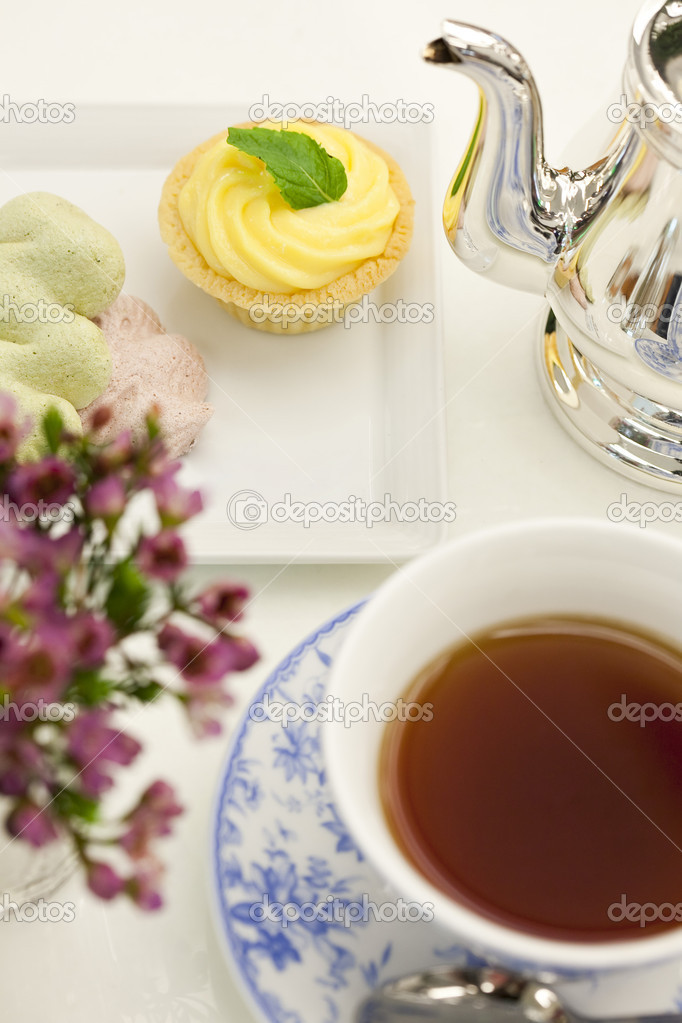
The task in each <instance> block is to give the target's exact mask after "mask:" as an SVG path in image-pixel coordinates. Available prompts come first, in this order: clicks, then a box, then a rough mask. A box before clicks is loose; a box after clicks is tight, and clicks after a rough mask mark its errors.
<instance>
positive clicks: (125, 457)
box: [94, 430, 135, 476]
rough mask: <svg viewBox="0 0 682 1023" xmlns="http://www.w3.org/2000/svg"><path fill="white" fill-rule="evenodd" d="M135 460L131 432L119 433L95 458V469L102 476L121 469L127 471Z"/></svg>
mask: <svg viewBox="0 0 682 1023" xmlns="http://www.w3.org/2000/svg"><path fill="white" fill-rule="evenodd" d="M134 460H135V444H134V442H133V434H132V431H131V430H124V431H123V433H119V435H118V436H117V437H115V438H114V440H112V441H111V443H110V444H107V445H106V447H103V448H102V449H101V450H100V451H98V453H97V454H96V455H95V457H94V469H95V471H96V472H97V473H98V475H100V476H106V475H108V474H109V473H110V472H115V471H116V470H119V469H127V468H129V467H130V465H131V464H132V463H133V462H134Z"/></svg>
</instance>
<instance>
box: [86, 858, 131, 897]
mask: <svg viewBox="0 0 682 1023" xmlns="http://www.w3.org/2000/svg"><path fill="white" fill-rule="evenodd" d="M87 870H88V875H87V876H88V888H89V889H90V891H91V892H94V894H95V895H98V896H99V897H100V899H107V900H109V899H114V898H116V896H117V895H118V894H119V893H120V892H122V891H123V889H124V888H125V881H124V880H123V878H122V877H119V875H118V874H117V873H116V871H115V870H113V869H112V868H111V867H110V866H109V864H108V863H99V862H95V861H92V862H90V863H89V864H88V868H87Z"/></svg>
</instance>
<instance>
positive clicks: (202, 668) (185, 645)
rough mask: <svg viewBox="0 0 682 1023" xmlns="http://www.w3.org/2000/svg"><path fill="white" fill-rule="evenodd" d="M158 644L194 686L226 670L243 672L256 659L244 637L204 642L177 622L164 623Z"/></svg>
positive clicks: (253, 650) (255, 654)
mask: <svg viewBox="0 0 682 1023" xmlns="http://www.w3.org/2000/svg"><path fill="white" fill-rule="evenodd" d="M158 644H159V648H160V650H161V651H162V652H163V653H164V654H165V655H166V658H167V659H168V660H169V661H170V663H171V664H174V665H175V667H176V668H179V669H180V671H181V672H182V675H183V677H184V678H185V679H186V681H187V682H190V683H193V684H195V685H205V684H208V685H210V684H211V683H213V682H219V681H220V680H221V679H222V678H224V677H225V675H227V673H228V672H230V671H243V670H244V668H247V667H249V666H250V665H251V664H253V663H254V661H256V660H257V659H258V654H257V653H256V651H255V649H254V647H252V646H251V644H250V643H246V641H245V640H235V639H227V638H223V637H218V638H217V639H212V640H210V641H209V642H206V640H204V639H202V638H201V637H200V636H191V635H188V634H187V633H186V632H183V631H182V629H179V628H178V627H177V626H176V625H169V624H166V625H164V627H163V628H162V629H161V632H160V633H159V636H158Z"/></svg>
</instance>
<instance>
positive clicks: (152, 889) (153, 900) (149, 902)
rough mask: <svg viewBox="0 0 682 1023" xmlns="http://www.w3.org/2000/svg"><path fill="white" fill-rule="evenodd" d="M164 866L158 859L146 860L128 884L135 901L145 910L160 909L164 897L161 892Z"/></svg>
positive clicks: (128, 889) (127, 886) (129, 891)
mask: <svg viewBox="0 0 682 1023" xmlns="http://www.w3.org/2000/svg"><path fill="white" fill-rule="evenodd" d="M162 876H163V867H162V866H161V864H160V863H159V862H158V861H157V860H150V861H145V862H144V863H143V865H142V866H141V867H140V869H139V870H138V871H137V873H136V874H135V875H134V877H131V878H130V880H129V881H128V884H127V885H126V888H127V891H128V894H129V895H130V897H131V898H132V900H133V902H134V903H135V904H136V905H137V906H139V907H140V909H144V910H155V909H160V908H161V906H162V905H163V899H162V898H161V893H160V892H159V886H160V883H161V878H162Z"/></svg>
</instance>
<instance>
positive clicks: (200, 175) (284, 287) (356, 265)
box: [159, 121, 414, 334]
mask: <svg viewBox="0 0 682 1023" xmlns="http://www.w3.org/2000/svg"><path fill="white" fill-rule="evenodd" d="M238 127H239V128H252V127H259V128H266V129H270V130H271V131H283V130H286V131H287V132H298V133H302V134H305V135H308V136H310V137H311V138H312V139H313V140H314V141H315V142H317V143H318V144H319V145H320V146H321V147H322V149H323V150H324V151H325V154H326V155H328V156H329V157H332V158H335V159H337V160H339V161H340V162H341V164H342V165H343V169H344V170H345V174H346V179H347V186H346V188H345V191H344V192H343V194H342V195H341V196H340V198H339V199H335V200H332V201H322V202H321V203H320V204H319V205H315V206H308V207H307V208H303V209H293V208H292V206H291V205H289V203H288V202H287V201H286V200H285V199H284V197H283V195H282V193H281V191H280V188H279V187H278V184H277V183H276V180H275V178H274V177H273V175H272V174H271V173H270V172H269V170H268V169H267V167H266V163H265V162H264V161H263V160H262V159H259V158H258V157H256V156H252V155H248V154H247V153H246V152H243V151H241V150H240V149H238V148H237V147H236V145H232V144H230V143H229V142H228V141H227V135H228V132H227V130H226V131H224V132H221V133H220V134H219V135H216V136H215V137H214V138H211V139H209V140H208V141H207V142H204V143H202V145H200V146H198V147H197V148H196V149H194V150H193V151H192V152H191V153H189V154H188V155H187V156H185V157H183V158H182V159H181V160H180V161H179V162H178V163H177V164H176V166H175V167H174V169H173V171H172V172H171V174H170V175H169V177H168V179H167V180H166V183H165V185H164V188H163V193H162V197H161V203H160V206H159V225H160V228H161V235H162V237H163V240H164V241H165V243H166V244H167V246H168V249H169V253H170V256H171V258H172V259H173V261H174V262H175V263H176V265H177V266H178V267H179V268H180V270H181V271H182V272H183V274H184V275H185V276H186V277H188V278H189V280H190V281H192V282H193V283H194V284H196V285H198V286H199V287H200V288H202V289H203V290H204V291H206V292H207V293H208V294H209V295H212V296H213V297H214V298H216V299H218V300H219V301H220V302H221V303H222V304H223V305H224V306H225V308H226V309H228V310H229V312H230V313H232V314H233V315H234V316H236V317H237V318H238V319H239V320H241V322H242V323H245V324H247V325H248V326H251V327H256V328H257V329H260V330H266V331H270V332H272V333H291V334H294V333H295V334H297V333H301V332H303V331H310V330H317V329H319V328H320V327H324V326H327V325H329V324H331V323H334V322H338V321H339V320H340V319H343V310H344V309H345V308H346V306H348V305H349V304H351V303H353V302H357V301H359V300H360V299H361V298H362V297H363V295H366V294H367V293H368V292H370V291H371V290H372V289H373V288H376V286H377V285H378V284H380V283H381V282H382V281H384V280H386V278H387V277H389V276H390V275H391V274H392V273H393V272H394V270H395V269H396V268H397V266H398V264H399V262H400V260H401V259H402V258H403V256H405V254H406V253H407V250H408V248H409V245H410V240H411V237H412V226H413V219H414V214H413V210H414V200H413V199H412V195H411V193H410V189H409V186H408V184H407V181H406V180H405V177H404V175H403V173H402V171H401V169H400V167H399V166H398V164H397V163H396V161H395V160H394V159H393V158H392V157H391V156H389V155H388V153H385V152H384V151H383V150H381V149H379V148H378V147H377V146H375V145H373V144H372V143H371V142H368V141H366V140H365V139H361V138H360V137H359V136H357V135H355V134H354V133H353V132H351V131H348V130H347V129H344V128H339V127H336V126H334V125H329V124H320V123H318V122H310V121H295V122H290V123H288V124H287V125H286V128H284V126H283V125H281V124H279V123H276V122H265V123H263V124H262V125H258V126H256V125H253V124H251V123H248V124H244V125H239V126H238ZM231 130H232V129H231ZM242 134H244V133H242ZM277 141H279V140H277ZM308 145H310V143H308Z"/></svg>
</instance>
